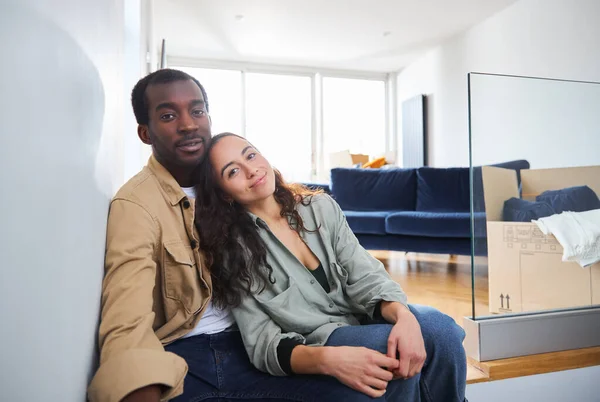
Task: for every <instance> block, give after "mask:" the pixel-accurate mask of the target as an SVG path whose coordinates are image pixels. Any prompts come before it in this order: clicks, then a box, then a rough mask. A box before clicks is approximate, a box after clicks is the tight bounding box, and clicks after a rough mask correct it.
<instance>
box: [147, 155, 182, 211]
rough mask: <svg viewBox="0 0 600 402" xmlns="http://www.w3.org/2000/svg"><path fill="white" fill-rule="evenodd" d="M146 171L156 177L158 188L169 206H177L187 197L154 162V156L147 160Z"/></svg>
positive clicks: (170, 176) (160, 166) (157, 163)
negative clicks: (162, 192)
mask: <svg viewBox="0 0 600 402" xmlns="http://www.w3.org/2000/svg"><path fill="white" fill-rule="evenodd" d="M148 169H150V171H151V172H152V173H153V174H154V176H156V179H157V180H158V183H159V185H160V187H161V188H162V189H163V191H164V192H165V194H166V195H167V198H168V199H169V202H170V203H171V205H177V204H178V203H179V202H180V201H181V200H182V199H184V198H185V197H187V196H186V195H185V193H184V192H183V189H182V188H181V186H180V185H179V183H177V180H175V178H174V177H173V175H172V174H171V173H169V171H168V170H167V169H166V168H165V167H164V166H163V165H161V164H160V162H159V161H157V160H156V158H155V157H154V155H151V156H150V159H148Z"/></svg>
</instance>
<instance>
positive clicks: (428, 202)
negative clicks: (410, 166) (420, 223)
mask: <svg viewBox="0 0 600 402" xmlns="http://www.w3.org/2000/svg"><path fill="white" fill-rule="evenodd" d="M470 209H471V208H470V195H469V168H429V167H424V168H419V169H418V170H417V208H416V210H417V211H429V212H469V211H470Z"/></svg>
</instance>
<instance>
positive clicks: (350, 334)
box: [326, 324, 392, 353]
mask: <svg viewBox="0 0 600 402" xmlns="http://www.w3.org/2000/svg"><path fill="white" fill-rule="evenodd" d="M391 330H392V325H391V324H371V325H353V326H346V327H341V328H338V329H336V330H335V331H333V333H332V334H331V335H330V337H329V339H328V340H327V343H326V345H327V346H359V347H360V346H362V347H365V348H369V349H372V350H376V351H378V352H381V353H387V341H388V338H389V336H390V331H391Z"/></svg>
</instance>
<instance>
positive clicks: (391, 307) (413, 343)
mask: <svg viewBox="0 0 600 402" xmlns="http://www.w3.org/2000/svg"><path fill="white" fill-rule="evenodd" d="M386 303H389V302H383V303H382V305H381V313H382V315H383V316H384V318H386V320H388V321H391V322H395V324H394V327H393V328H392V331H391V332H390V336H389V337H388V352H387V355H388V357H391V358H394V359H396V358H397V357H398V355H399V356H400V359H399V363H398V368H397V369H395V370H394V371H393V373H394V377H400V378H411V377H413V376H415V375H416V374H418V373H420V372H421V369H422V368H423V364H425V359H426V358H427V352H426V351H425V342H424V341H423V334H422V333H421V326H420V325H419V322H418V321H417V319H416V318H415V316H414V315H413V313H411V312H410V310H409V309H407V308H406V307H404V306H403V305H401V304H400V303H389V304H386Z"/></svg>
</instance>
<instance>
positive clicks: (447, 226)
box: [385, 211, 485, 238]
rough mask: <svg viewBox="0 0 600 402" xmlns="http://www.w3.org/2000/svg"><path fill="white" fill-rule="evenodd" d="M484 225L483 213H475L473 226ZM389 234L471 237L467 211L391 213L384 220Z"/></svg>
mask: <svg viewBox="0 0 600 402" xmlns="http://www.w3.org/2000/svg"><path fill="white" fill-rule="evenodd" d="M484 225H485V213H481V212H477V213H475V227H482V226H484ZM385 229H386V231H387V232H388V233H390V234H397V235H405V236H427V237H452V238H470V237H471V214H470V213H469V212H425V211H401V212H394V213H391V214H390V215H389V216H388V217H387V218H386V220H385Z"/></svg>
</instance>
